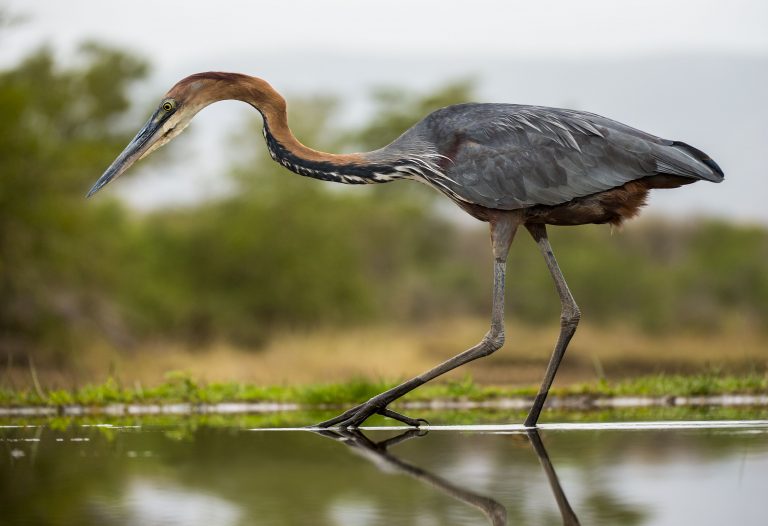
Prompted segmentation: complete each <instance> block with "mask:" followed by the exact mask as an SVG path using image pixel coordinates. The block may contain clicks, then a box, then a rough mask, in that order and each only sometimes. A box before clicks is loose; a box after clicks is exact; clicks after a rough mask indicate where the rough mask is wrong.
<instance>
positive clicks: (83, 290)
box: [0, 44, 147, 353]
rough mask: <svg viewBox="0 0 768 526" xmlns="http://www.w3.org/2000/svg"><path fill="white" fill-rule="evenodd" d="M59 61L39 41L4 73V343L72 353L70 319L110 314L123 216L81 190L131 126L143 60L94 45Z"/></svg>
mask: <svg viewBox="0 0 768 526" xmlns="http://www.w3.org/2000/svg"><path fill="white" fill-rule="evenodd" d="M80 54H81V57H82V59H83V65H82V66H79V67H73V68H69V69H60V68H57V67H56V65H55V63H54V59H53V55H52V52H51V51H50V50H49V49H45V48H44V49H41V50H39V51H37V52H35V53H34V54H32V55H31V56H29V57H28V58H26V59H25V60H24V61H23V62H22V63H20V64H19V65H18V66H17V67H15V68H13V69H10V70H7V71H3V72H2V73H0V115H2V118H0V174H2V176H1V177H0V298H2V300H0V347H2V348H3V349H11V350H15V351H19V350H20V349H29V348H37V347H46V348H47V349H48V350H50V351H54V353H56V351H58V352H59V353H61V352H66V349H67V345H68V343H67V342H68V335H70V334H71V331H70V330H69V328H70V325H71V324H75V325H77V323H75V322H77V321H82V320H83V319H85V318H88V319H90V320H100V321H101V322H102V325H104V326H106V325H108V324H109V323H111V320H110V317H109V315H108V314H107V313H106V312H105V311H101V310H100V308H99V306H98V305H97V303H98V296H96V295H94V293H95V292H96V291H99V290H100V288H101V285H102V284H103V283H104V282H105V280H106V279H107V277H108V276H109V274H110V273H112V272H114V271H115V268H114V266H115V263H116V261H117V260H116V259H115V258H114V257H110V255H114V252H113V251H114V250H119V247H118V246H117V245H118V244H119V241H118V239H119V236H120V234H119V232H120V229H121V228H123V227H124V223H125V222H126V219H125V217H124V213H123V211H122V209H121V208H120V207H119V206H117V205H116V204H115V203H110V202H108V201H103V202H101V203H98V204H94V205H93V206H85V201H84V199H83V191H84V189H85V188H86V187H87V185H88V183H89V182H90V180H91V179H93V177H94V174H98V173H99V172H100V171H101V170H102V169H103V167H104V166H106V165H107V164H109V162H110V161H111V157H112V156H113V155H114V153H113V152H115V151H117V150H119V148H120V146H121V145H122V144H123V143H124V142H125V141H126V139H127V137H128V135H127V134H124V133H119V132H117V131H116V128H117V127H116V125H115V124H116V121H117V119H118V118H119V117H120V116H121V115H122V114H123V113H124V112H125V111H126V110H127V109H128V106H129V102H128V97H127V94H126V89H127V88H128V86H129V85H130V83H131V82H132V81H135V80H137V79H139V78H142V77H143V76H145V74H146V72H147V65H146V64H145V63H144V62H143V61H141V60H139V59H137V58H135V57H132V56H129V55H127V54H125V53H122V52H120V51H117V50H114V49H110V48H106V47H102V46H99V45H96V44H86V45H84V46H83V47H82V48H81V50H80ZM97 247H98V248H97Z"/></svg>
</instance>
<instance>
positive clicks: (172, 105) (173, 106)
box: [163, 99, 176, 113]
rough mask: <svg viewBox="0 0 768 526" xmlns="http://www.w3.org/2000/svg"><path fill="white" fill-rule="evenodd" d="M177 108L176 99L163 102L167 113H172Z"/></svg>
mask: <svg viewBox="0 0 768 526" xmlns="http://www.w3.org/2000/svg"><path fill="white" fill-rule="evenodd" d="M175 109H176V101H175V100H173V99H168V100H167V101H165V102H163V111H165V112H166V113H171V112H172V111H173V110H175Z"/></svg>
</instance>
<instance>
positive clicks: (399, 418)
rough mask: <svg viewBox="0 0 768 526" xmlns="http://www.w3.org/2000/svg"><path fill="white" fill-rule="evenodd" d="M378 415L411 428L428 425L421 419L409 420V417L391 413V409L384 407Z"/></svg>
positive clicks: (394, 412)
mask: <svg viewBox="0 0 768 526" xmlns="http://www.w3.org/2000/svg"><path fill="white" fill-rule="evenodd" d="M379 414H380V415H384V416H387V417H389V418H392V419H394V420H397V421H399V422H402V423H403V424H405V425H407V426H411V427H421V426H425V425H426V426H428V425H429V422H427V421H426V420H424V419H423V418H411V417H409V416H405V415H403V414H400V413H398V412H396V411H392V410H391V409H387V408H386V407H385V408H384V409H382V410H381V411H379Z"/></svg>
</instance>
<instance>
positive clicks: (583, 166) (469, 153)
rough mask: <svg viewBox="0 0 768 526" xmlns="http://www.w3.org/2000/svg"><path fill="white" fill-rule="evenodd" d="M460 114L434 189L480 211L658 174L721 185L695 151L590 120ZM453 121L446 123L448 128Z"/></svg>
mask: <svg viewBox="0 0 768 526" xmlns="http://www.w3.org/2000/svg"><path fill="white" fill-rule="evenodd" d="M466 112H470V113H471V114H469V115H464V116H463V119H462V120H463V122H462V124H463V125H462V126H460V127H459V129H460V130H461V132H460V134H458V135H457V137H459V138H458V139H454V141H455V146H454V151H453V152H451V153H452V155H451V159H452V161H453V162H452V163H450V164H449V165H448V166H447V169H446V172H445V176H446V178H445V180H443V181H441V183H442V184H444V185H445V186H447V187H448V188H449V189H450V190H451V191H452V192H454V193H455V194H456V195H458V196H459V197H460V198H461V199H462V200H465V201H468V202H471V203H475V204H479V205H482V206H485V207H488V208H498V209H506V210H512V209H517V208H525V207H530V206H535V205H556V204H560V203H565V202H567V201H570V200H572V199H575V198H577V197H583V196H586V195H590V194H594V193H597V192H602V191H605V190H609V189H611V188H615V187H618V186H621V185H623V184H625V183H627V182H629V181H633V180H635V179H640V178H642V177H646V176H650V175H655V174H659V173H666V174H672V175H680V176H684V177H692V178H697V179H709V180H720V179H722V176H721V175H718V174H716V173H714V170H713V169H712V168H711V167H709V166H708V165H707V164H706V163H705V162H703V160H702V159H701V158H700V156H698V155H697V154H701V155H703V154H702V153H701V152H698V150H694V149H693V148H691V147H688V146H687V145H684V144H683V143H675V142H672V141H667V140H664V139H660V138H658V137H654V136H653V135H649V134H646V133H644V132H641V131H639V130H635V129H634V128H630V127H629V126H625V125H623V124H621V123H618V122H615V121H612V120H610V119H606V118H604V117H600V116H598V115H594V114H590V113H584V112H577V111H573V110H561V109H555V108H542V107H536V106H511V105H477V106H475V107H469V108H467V109H466V110H465V113H466ZM457 117H458V116H457V115H452V116H449V119H450V120H452V121H454V122H453V123H452V124H453V125H454V127H455V125H456V124H457V122H456V119H457ZM697 157H699V158H697ZM714 166H715V167H716V165H714ZM718 170H719V169H718ZM718 177H719V179H718Z"/></svg>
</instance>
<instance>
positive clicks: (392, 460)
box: [0, 419, 768, 526]
mask: <svg viewBox="0 0 768 526" xmlns="http://www.w3.org/2000/svg"><path fill="white" fill-rule="evenodd" d="M2 424H3V422H2V421H0V426H1V425H2ZM121 424H124V423H120V422H118V423H114V424H112V425H102V426H94V425H80V424H79V423H78V422H77V421H74V422H72V421H69V422H67V423H66V424H64V425H62V423H60V422H59V423H58V424H57V423H50V422H49V423H44V424H41V425H18V426H17V427H12V426H10V425H9V426H7V427H0V524H13V525H17V524H18V525H35V526H42V525H90V524H93V525H96V524H99V525H150V526H151V525H161V524H162V525H176V524H178V525H182V524H184V525H198V524H199V525H245V524H259V525H294V524H295V525H320V526H322V525H361V526H373V525H401V524H402V525H414V526H417V525H418V526H430V525H454V524H455V525H470V524H510V525H511V524H526V525H527V524H531V525H557V524H584V525H586V524H595V525H676V526H677V525H681V524H697V525H707V524H712V525H715V524H717V525H719V524H740V525H752V524H754V525H762V524H766V523H768V506H767V505H766V495H768V493H767V490H768V424H766V423H765V422H763V423H760V422H755V423H753V424H744V425H740V426H736V427H722V428H720V427H709V428H687V429H686V428H676V429H663V428H657V427H655V426H647V428H645V429H635V430H629V429H623V428H620V429H611V428H610V426H605V427H602V428H597V429H579V428H563V429H558V428H555V429H552V428H550V429H542V430H541V431H540V432H538V433H527V432H525V431H522V430H507V431H504V432H498V431H496V432H494V431H482V432H481V431H456V430H451V431H448V430H434V431H430V432H427V433H426V434H424V433H415V432H406V433H403V430H402V429H401V430H386V431H368V432H361V433H339V432H330V433H326V434H324V435H321V434H317V433H312V432H308V431H299V430H296V431H265V430H253V429H250V428H249V427H246V426H243V425H238V424H237V423H236V421H235V422H233V423H232V424H231V425H227V424H226V423H225V424H223V425H222V423H221V422H219V423H218V424H217V425H206V424H205V423H201V422H200V421H198V420H194V419H179V421H177V422H175V423H174V422H165V423H163V424H162V425H153V424H145V423H142V422H136V424H135V425H121Z"/></svg>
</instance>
